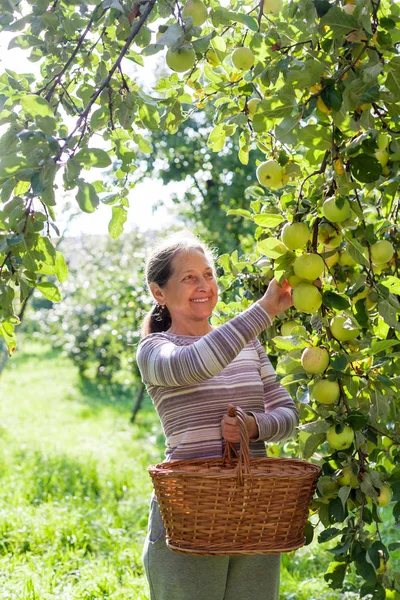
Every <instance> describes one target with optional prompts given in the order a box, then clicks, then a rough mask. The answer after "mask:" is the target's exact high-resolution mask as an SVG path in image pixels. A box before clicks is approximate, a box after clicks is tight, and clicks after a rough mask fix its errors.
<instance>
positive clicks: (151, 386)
mask: <svg viewBox="0 0 400 600" xmlns="http://www.w3.org/2000/svg"><path fill="white" fill-rule="evenodd" d="M146 278H147V285H148V287H149V290H150V292H151V294H152V296H153V298H154V300H155V302H156V303H157V304H156V305H155V306H154V308H153V309H152V310H151V311H150V312H149V314H148V315H146V317H145V319H144V321H143V326H142V339H141V341H140V343H139V346H138V350H137V354H136V358H137V362H138V366H139V369H140V372H141V375H142V379H143V382H144V383H145V384H146V386H147V390H148V393H149V395H150V397H151V398H152V400H153V402H154V405H155V408H156V410H157V413H158V415H159V417H160V420H161V423H162V426H163V430H164V433H165V436H166V446H167V447H166V456H167V460H179V459H189V460H190V459H193V458H215V457H221V456H222V455H223V452H224V447H225V442H226V441H229V442H233V443H235V442H238V441H239V436H240V427H239V422H238V419H237V417H229V416H228V415H227V414H226V413H227V407H228V404H230V403H234V404H235V406H240V407H241V408H242V409H243V411H244V412H245V419H246V421H245V422H246V426H247V429H248V434H249V439H250V454H251V456H260V457H262V456H264V457H265V455H266V451H265V444H264V442H265V441H267V440H268V441H280V440H283V439H286V438H288V437H291V436H292V435H293V434H294V433H295V428H296V425H297V424H298V413H297V409H296V406H295V404H294V402H293V400H292V399H291V397H290V396H289V394H288V393H287V391H286V390H285V388H283V387H282V386H281V385H280V384H279V383H277V381H276V374H275V371H274V369H273V368H272V366H271V363H270V361H269V359H268V357H267V356H266V354H265V351H264V349H263V347H262V346H261V344H260V342H259V341H258V339H257V336H258V335H259V334H260V333H261V332H262V331H263V330H264V329H265V328H266V327H268V326H269V325H270V324H271V319H272V317H274V316H275V315H276V314H278V313H280V312H282V311H284V310H286V309H287V308H289V306H291V304H292V300H291V294H290V286H289V285H288V284H287V283H283V284H282V286H279V285H278V283H277V282H276V281H275V280H273V281H272V282H271V283H270V285H269V286H268V290H267V292H266V293H265V295H264V296H263V297H262V298H261V299H260V300H258V301H257V302H255V303H254V304H253V305H252V306H251V307H250V308H248V309H247V310H245V311H243V312H242V313H241V314H239V315H237V316H236V317H234V318H233V319H231V320H230V321H228V322H227V323H224V324H223V325H220V326H218V327H215V328H213V327H212V326H211V325H210V323H209V318H210V317H211V315H212V312H213V309H214V308H215V305H216V303H217V301H218V287H217V282H216V277H215V266H214V251H213V250H212V249H210V248H208V247H207V246H206V245H205V244H204V243H203V242H201V240H199V239H198V238H196V237H195V236H194V235H193V234H191V233H189V234H187V233H184V234H183V235H179V234H178V236H176V235H175V236H171V237H169V238H168V239H167V240H166V241H165V242H163V244H162V245H161V246H160V247H157V248H155V249H154V250H153V251H152V253H151V256H150V258H149V259H148V261H147V265H146ZM143 561H144V566H145V569H146V575H147V578H148V580H149V584H150V591H151V596H150V597H151V600H172V599H173V600H187V599H188V598H190V600H250V599H251V600H253V598H254V597H257V598H258V599H259V600H277V598H278V594H279V579H280V556H279V554H278V555H245V554H244V555H241V556H200V557H199V556H190V555H182V554H179V553H176V552H173V551H172V550H171V549H170V548H168V546H167V545H166V534H165V528H164V525H163V522H162V519H161V515H160V512H159V507H158V503H157V500H156V498H155V497H154V496H153V498H152V501H151V507H150V518H149V532H148V536H147V538H146V542H145V546H144V552H143Z"/></svg>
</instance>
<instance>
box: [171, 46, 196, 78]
mask: <svg viewBox="0 0 400 600" xmlns="http://www.w3.org/2000/svg"><path fill="white" fill-rule="evenodd" d="M165 58H166V63H167V65H168V66H169V68H170V69H171V70H172V71H176V72H177V73H184V72H185V71H188V70H189V69H191V68H192V67H193V65H194V63H195V61H196V53H195V51H194V50H193V47H192V46H191V45H190V44H186V45H185V46H182V47H181V48H178V50H172V49H171V48H169V49H168V51H167V54H166V57H165Z"/></svg>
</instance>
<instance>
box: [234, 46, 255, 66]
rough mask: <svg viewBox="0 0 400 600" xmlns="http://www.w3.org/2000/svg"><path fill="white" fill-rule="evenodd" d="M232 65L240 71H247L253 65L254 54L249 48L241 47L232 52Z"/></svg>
mask: <svg viewBox="0 0 400 600" xmlns="http://www.w3.org/2000/svg"><path fill="white" fill-rule="evenodd" d="M231 58H232V62H233V65H234V66H235V67H236V68H237V69H239V70H240V71H248V70H249V69H251V67H252V66H253V65H254V54H253V53H252V51H251V50H250V48H246V47H245V46H242V47H240V48H236V50H234V51H233V52H232V57H231Z"/></svg>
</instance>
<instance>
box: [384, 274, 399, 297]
mask: <svg viewBox="0 0 400 600" xmlns="http://www.w3.org/2000/svg"><path fill="white" fill-rule="evenodd" d="M379 283H380V284H381V285H384V286H385V287H387V288H388V290H389V291H390V292H391V293H392V294H400V279H399V278H398V277H394V276H392V275H390V276H388V277H384V279H381V280H380V281H379Z"/></svg>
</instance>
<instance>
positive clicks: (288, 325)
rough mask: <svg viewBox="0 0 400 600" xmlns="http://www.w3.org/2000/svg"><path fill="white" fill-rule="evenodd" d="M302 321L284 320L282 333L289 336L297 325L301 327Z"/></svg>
mask: <svg viewBox="0 0 400 600" xmlns="http://www.w3.org/2000/svg"><path fill="white" fill-rule="evenodd" d="M299 326H300V323H298V322H297V321H284V322H283V323H282V325H281V335H283V336H288V335H290V334H291V333H292V331H293V329H294V328H295V327H299Z"/></svg>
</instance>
